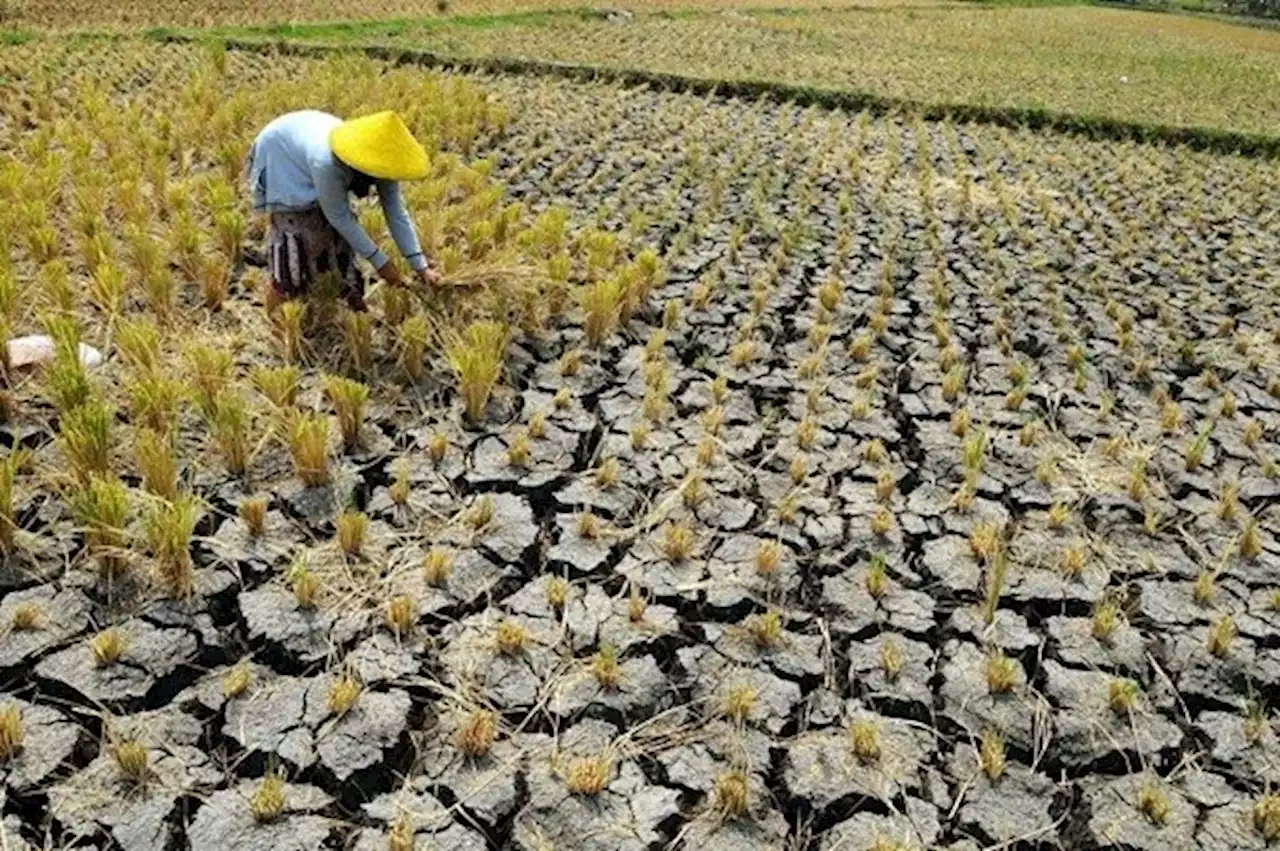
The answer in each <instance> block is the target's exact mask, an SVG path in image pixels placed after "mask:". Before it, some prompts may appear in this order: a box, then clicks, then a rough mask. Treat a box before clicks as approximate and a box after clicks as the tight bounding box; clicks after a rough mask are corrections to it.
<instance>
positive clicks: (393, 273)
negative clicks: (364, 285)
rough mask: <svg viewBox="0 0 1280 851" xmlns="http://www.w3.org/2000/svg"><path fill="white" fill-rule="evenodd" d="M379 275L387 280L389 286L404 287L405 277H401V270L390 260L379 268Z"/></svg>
mask: <svg viewBox="0 0 1280 851" xmlns="http://www.w3.org/2000/svg"><path fill="white" fill-rule="evenodd" d="M378 277H380V278H382V280H384V281H386V282H387V286H391V287H402V286H404V279H403V278H401V277H400V270H399V269H397V268H396V264H395V263H393V262H391V261H390V260H388V261H387V262H386V263H384V264H383V265H382V268H381V269H379V270H378Z"/></svg>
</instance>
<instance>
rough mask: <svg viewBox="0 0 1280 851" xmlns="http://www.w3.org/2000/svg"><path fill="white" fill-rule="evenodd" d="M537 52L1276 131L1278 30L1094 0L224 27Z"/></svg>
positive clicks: (897, 94) (720, 75) (479, 54)
mask: <svg viewBox="0 0 1280 851" xmlns="http://www.w3.org/2000/svg"><path fill="white" fill-rule="evenodd" d="M226 32H227V34H229V35H233V36H236V37H246V38H276V37H288V38H290V39H294V40H303V41H307V42H317V43H325V44H370V45H383V46H391V47H405V48H421V49H426V50H430V51H433V52H435V53H437V54H440V55H443V56H448V57H457V58H462V59H467V58H490V59H493V58H533V59H538V60H543V61H553V62H560V63H571V64H575V65H585V66H589V67H596V68H601V69H610V70H615V71H616V70H621V69H635V70H641V71H646V72H652V73H660V74H675V75H680V76H685V77H694V78H698V79H702V80H714V81H725V82H727V83H760V82H764V83H781V84H785V85H789V86H794V87H803V88H812V89H815V90H817V91H819V92H857V93H861V94H865V95H870V96H873V97H876V98H882V99H889V100H895V101H905V102H908V103H911V104H917V105H927V106H934V105H950V106H959V105H970V106H973V107H977V108H984V109H1007V110H1018V111H1023V112H1027V113H1032V114H1034V113H1036V112H1040V111H1048V112H1051V113H1055V114H1061V115H1069V116H1072V117H1074V118H1075V119H1076V120H1078V121H1081V122H1086V123H1087V122H1089V121H1097V120H1114V121H1122V122H1130V123H1137V124H1140V125H1161V126H1172V127H1196V128H1207V129H1210V130H1229V131H1236V132H1242V133H1249V134H1261V135H1265V136H1274V135H1275V126H1274V121H1273V119H1272V116H1274V115H1275V114H1276V113H1277V111H1278V110H1280V85H1276V81H1277V79H1280V76H1278V75H1280V32H1277V31H1274V30H1264V29H1251V28H1249V27H1244V26H1240V25H1237V24H1233V23H1227V22H1223V21H1218V20H1208V19H1203V18H1193V17H1186V16H1181V15H1169V14H1159V13H1154V12H1133V11H1127V10H1120V9H1111V8H1098V7H1095V6H1087V5H1071V6H1059V7H1028V8H1019V7H1009V8H983V7H980V6H979V7H974V6H966V5H952V6H945V7H934V8H919V9H915V8H900V9H881V10H868V9H847V10H835V11H831V10H807V11H806V10H798V9H781V10H774V11H770V10H753V11H749V12H747V13H737V12H733V11H729V12H723V13H718V14H717V13H712V12H701V13H699V12H690V13H688V14H680V15H662V14H641V15H637V16H636V17H634V18H629V19H625V20H620V19H618V18H616V17H611V16H605V15H569V16H558V17H541V18H535V19H533V20H522V19H520V18H518V17H513V18H506V19H496V20H494V21H492V22H491V23H490V25H486V26H473V25H469V24H468V23H466V22H465V21H456V22H450V21H448V20H443V21H441V20H432V21H402V22H398V23H395V24H391V25H384V24H373V25H367V26H358V25H357V26H341V27H331V26H324V25H320V26H313V27H308V26H300V27H294V28H289V29H288V30H286V31H278V30H275V31H273V30H262V29H256V30H255V29H253V28H250V29H247V30H227V31H226Z"/></svg>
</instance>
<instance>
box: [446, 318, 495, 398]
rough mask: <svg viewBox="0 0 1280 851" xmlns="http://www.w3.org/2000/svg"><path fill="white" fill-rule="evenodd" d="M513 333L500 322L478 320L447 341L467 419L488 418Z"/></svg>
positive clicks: (449, 359)
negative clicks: (487, 412) (487, 410)
mask: <svg viewBox="0 0 1280 851" xmlns="http://www.w3.org/2000/svg"><path fill="white" fill-rule="evenodd" d="M508 339H509V332H508V330H507V328H506V326H504V325H502V324H501V323H498V322H491V321H477V322H473V323H471V324H470V325H468V326H467V328H466V330H464V331H463V332H462V333H461V334H457V335H454V336H452V337H450V338H449V339H448V340H447V341H446V343H445V357H446V359H447V360H448V362H449V366H450V368H451V369H452V370H453V374H454V378H455V381H456V383H457V388H458V395H459V396H460V397H461V399H462V402H463V408H464V410H465V412H466V416H467V420H468V421H469V422H471V423H478V422H480V420H481V419H482V418H483V417H484V413H485V409H486V408H487V407H488V405H489V397H490V395H491V394H492V393H493V388H494V387H495V386H496V385H497V383H498V378H499V376H500V375H501V374H502V366H503V359H504V356H505V353H506V349H507V342H508Z"/></svg>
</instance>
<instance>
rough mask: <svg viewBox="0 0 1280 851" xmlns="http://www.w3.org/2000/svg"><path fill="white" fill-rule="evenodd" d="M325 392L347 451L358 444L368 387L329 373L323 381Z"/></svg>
mask: <svg viewBox="0 0 1280 851" xmlns="http://www.w3.org/2000/svg"><path fill="white" fill-rule="evenodd" d="M324 390H325V393H326V394H327V395H328V396H329V402H330V403H331V404H332V405H333V410H334V413H336V414H337V416H338V430H339V431H340V432H341V433H342V445H343V448H344V449H346V451H348V452H352V451H354V450H356V449H357V448H359V446H360V432H361V429H363V427H364V408H365V405H366V404H367V403H368V401H369V388H368V386H366V385H364V384H361V383H360V382H359V381H352V380H351V379H349V378H342V377H341V376H337V375H329V376H326V377H325V381H324Z"/></svg>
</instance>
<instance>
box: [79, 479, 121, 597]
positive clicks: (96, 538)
mask: <svg viewBox="0 0 1280 851" xmlns="http://www.w3.org/2000/svg"><path fill="white" fill-rule="evenodd" d="M71 508H72V511H73V512H74V513H75V516H76V520H77V522H79V523H80V525H81V526H83V527H84V530H85V542H86V544H87V545H88V549H89V554H90V555H92V556H93V557H94V558H95V559H96V560H97V562H98V567H99V569H100V570H101V571H102V573H103V575H104V576H107V577H110V576H114V575H116V574H118V573H119V572H120V571H121V570H123V569H124V567H125V565H127V564H128V549H127V546H126V544H127V539H126V536H125V524H126V522H127V521H128V519H129V512H130V501H129V489H128V488H126V487H125V486H124V483H123V482H121V481H120V480H119V479H118V478H116V477H114V476H100V475H94V476H92V477H91V478H90V479H89V482H88V484H87V485H86V486H84V487H82V488H80V489H78V490H76V491H75V492H74V493H73V494H72V496H71Z"/></svg>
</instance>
